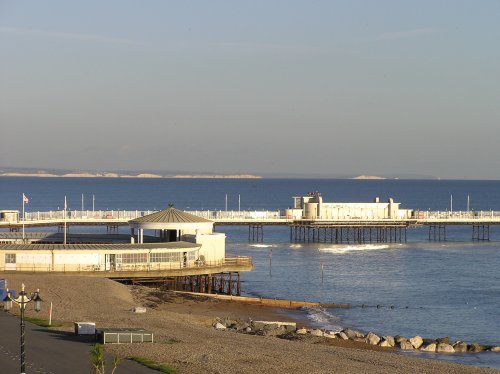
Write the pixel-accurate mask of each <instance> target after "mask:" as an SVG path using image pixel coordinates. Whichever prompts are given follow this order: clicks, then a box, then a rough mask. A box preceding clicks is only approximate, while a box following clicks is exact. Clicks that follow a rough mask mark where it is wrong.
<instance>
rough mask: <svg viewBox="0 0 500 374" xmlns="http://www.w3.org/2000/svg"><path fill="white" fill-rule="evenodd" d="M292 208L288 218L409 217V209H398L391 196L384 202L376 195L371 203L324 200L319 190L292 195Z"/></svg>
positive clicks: (353, 218) (354, 218)
mask: <svg viewBox="0 0 500 374" xmlns="http://www.w3.org/2000/svg"><path fill="white" fill-rule="evenodd" d="M293 200H294V204H293V208H290V209H287V210H286V212H285V214H286V216H287V218H289V219H311V220H358V219H359V220H380V219H402V218H410V216H411V210H407V209H400V208H399V206H400V203H396V202H394V200H393V199H392V198H390V199H388V201H387V202H386V203H383V202H380V199H379V198H378V197H376V198H375V199H374V201H373V202H372V203H342V202H324V201H323V197H322V196H321V194H320V193H319V192H314V193H309V194H308V195H307V196H302V197H294V198H293Z"/></svg>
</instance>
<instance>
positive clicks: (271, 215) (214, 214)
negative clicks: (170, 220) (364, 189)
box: [186, 210, 283, 221]
mask: <svg viewBox="0 0 500 374" xmlns="http://www.w3.org/2000/svg"><path fill="white" fill-rule="evenodd" d="M186 213H190V214H194V215H195V216H198V217H202V218H205V219H210V220H215V221H217V220H249V219H255V220H269V219H281V218H283V217H282V216H281V212H280V211H279V210H241V211H239V210H227V211H224V210H191V211H186Z"/></svg>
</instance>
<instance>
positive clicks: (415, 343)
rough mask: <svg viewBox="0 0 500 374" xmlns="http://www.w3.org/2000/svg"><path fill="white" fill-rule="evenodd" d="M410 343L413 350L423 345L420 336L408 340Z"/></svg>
mask: <svg viewBox="0 0 500 374" xmlns="http://www.w3.org/2000/svg"><path fill="white" fill-rule="evenodd" d="M410 343H411V345H412V346H413V348H415V349H419V348H420V347H421V346H422V344H424V340H423V339H422V337H421V336H418V335H417V336H414V337H413V338H411V339H410Z"/></svg>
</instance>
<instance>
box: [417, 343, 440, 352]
mask: <svg viewBox="0 0 500 374" xmlns="http://www.w3.org/2000/svg"><path fill="white" fill-rule="evenodd" d="M436 347H437V345H436V343H430V344H424V345H422V346H421V347H420V350H421V351H424V352H436Z"/></svg>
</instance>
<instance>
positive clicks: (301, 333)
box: [296, 329, 307, 335]
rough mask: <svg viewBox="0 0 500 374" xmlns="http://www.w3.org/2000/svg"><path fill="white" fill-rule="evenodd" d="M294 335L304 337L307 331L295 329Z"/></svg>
mask: <svg viewBox="0 0 500 374" xmlns="http://www.w3.org/2000/svg"><path fill="white" fill-rule="evenodd" d="M296 333H297V334H299V335H305V334H307V330H306V329H297V331H296Z"/></svg>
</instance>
